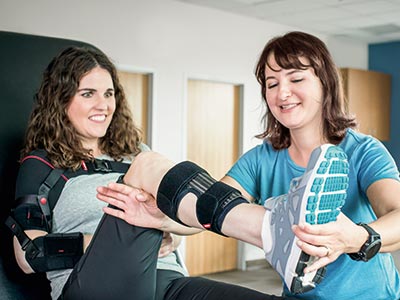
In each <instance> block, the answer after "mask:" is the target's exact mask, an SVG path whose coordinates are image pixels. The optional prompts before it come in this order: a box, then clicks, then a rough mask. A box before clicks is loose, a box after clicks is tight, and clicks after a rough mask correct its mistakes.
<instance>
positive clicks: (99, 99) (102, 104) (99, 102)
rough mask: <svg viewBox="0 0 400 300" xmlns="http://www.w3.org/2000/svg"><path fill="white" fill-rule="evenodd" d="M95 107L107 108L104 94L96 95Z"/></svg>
mask: <svg viewBox="0 0 400 300" xmlns="http://www.w3.org/2000/svg"><path fill="white" fill-rule="evenodd" d="M96 108H97V109H102V110H105V109H108V99H107V98H106V97H104V96H98V97H97V101H96Z"/></svg>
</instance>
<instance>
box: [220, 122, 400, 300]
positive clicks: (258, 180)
mask: <svg viewBox="0 0 400 300" xmlns="http://www.w3.org/2000/svg"><path fill="white" fill-rule="evenodd" d="M339 146H340V147H341V148H342V149H343V150H344V151H345V152H346V154H347V156H348V161H349V168H350V171H349V188H348V190H347V198H346V203H345V205H344V206H343V208H342V211H343V213H344V214H345V215H346V216H347V217H349V218H350V219H351V220H352V221H353V222H355V223H358V222H364V223H370V222H372V221H373V220H376V216H375V213H374V211H373V210H372V207H371V205H370V203H369V201H368V198H367V195H366V192H367V189H368V187H369V186H370V185H371V184H372V183H374V182H375V181H377V180H380V179H384V178H393V179H396V180H400V179H399V171H398V169H397V166H396V163H395V162H394V160H393V158H392V157H391V155H390V154H389V152H388V151H387V150H386V148H385V147H384V146H383V145H382V143H381V142H379V141H378V140H376V139H374V138H373V137H371V136H367V135H364V134H361V133H357V132H355V131H353V130H351V129H349V130H348V131H347V134H346V137H345V139H344V140H343V141H342V142H341V143H340V145H339ZM304 171H305V168H303V167H300V166H298V165H296V164H295V163H294V162H293V161H292V159H291V158H290V156H289V154H288V151H287V149H283V150H279V151H276V150H274V149H273V147H272V146H271V144H270V143H268V142H264V143H263V144H262V145H259V146H256V147H254V148H253V149H251V150H250V151H248V152H247V153H245V154H244V155H243V156H242V157H241V158H240V159H239V160H238V161H237V162H236V164H235V165H234V166H233V167H232V169H231V170H230V171H229V172H228V174H227V175H228V176H230V177H232V178H233V179H235V180H236V181H237V182H238V183H239V184H240V185H241V186H242V187H243V188H244V189H245V190H246V191H247V192H248V193H249V194H250V195H251V196H252V197H254V198H255V199H256V202H257V203H259V204H264V202H265V200H266V199H268V198H270V197H273V196H279V195H282V194H286V193H287V191H288V190H289V184H290V181H291V179H292V178H295V177H299V176H301V175H302V174H303V173H304ZM284 292H285V295H287V296H294V295H291V294H290V292H289V291H288V289H287V287H286V286H285V287H284ZM296 297H297V298H299V299H318V300H328V299H334V300H340V299H346V300H347V299H363V300H368V299H371V300H378V299H382V300H395V299H400V277H399V274H398V271H397V270H396V267H395V264H394V262H393V258H392V256H391V254H389V253H378V254H377V255H376V256H375V257H374V258H372V259H371V260H370V261H368V262H358V261H354V260H352V259H350V258H349V257H348V255H341V256H340V257H339V258H338V259H337V260H336V261H334V262H333V263H331V264H329V265H328V266H327V273H326V276H325V278H324V280H323V281H322V282H321V283H320V284H319V285H317V287H316V288H315V289H313V290H311V291H309V292H307V293H304V294H300V295H296Z"/></svg>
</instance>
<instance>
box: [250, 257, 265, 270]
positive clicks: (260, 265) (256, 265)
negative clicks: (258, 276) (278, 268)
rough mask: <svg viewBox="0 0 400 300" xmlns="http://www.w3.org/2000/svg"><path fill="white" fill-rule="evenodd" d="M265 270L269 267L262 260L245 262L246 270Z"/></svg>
mask: <svg viewBox="0 0 400 300" xmlns="http://www.w3.org/2000/svg"><path fill="white" fill-rule="evenodd" d="M266 268H271V265H270V264H269V263H268V262H267V261H266V260H265V259H263V258H262V259H254V260H247V261H246V270H258V269H266Z"/></svg>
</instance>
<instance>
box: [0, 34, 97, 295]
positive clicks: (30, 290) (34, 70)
mask: <svg viewBox="0 0 400 300" xmlns="http://www.w3.org/2000/svg"><path fill="white" fill-rule="evenodd" d="M0 45H1V47H0V73H1V74H0V103H1V106H0V191H1V193H2V196H1V208H0V225H1V226H0V227H1V228H0V299H2V300H8V299H10V300H20V299H21V300H22V299H41V300H43V299H50V287H49V284H48V281H47V279H46V277H45V276H44V275H43V274H39V275H38V274H31V275H25V274H23V273H22V271H20V270H19V268H18V267H17V265H16V262H15V258H14V254H13V252H12V247H11V243H12V242H11V241H12V237H11V234H10V233H9V231H8V229H7V228H6V227H5V226H4V221H5V219H6V217H7V216H8V214H9V212H10V209H11V207H12V204H13V201H14V192H15V180H16V176H17V172H18V159H19V153H20V149H21V147H22V144H23V139H24V133H25V129H26V126H27V120H28V118H29V115H30V112H31V109H32V104H33V97H34V94H35V92H36V91H37V89H38V87H39V84H40V81H41V79H42V73H43V71H44V69H45V68H46V66H47V65H48V63H49V62H50V60H51V59H52V58H53V57H54V56H55V55H56V54H58V53H59V52H60V51H61V50H62V49H64V48H66V47H68V46H86V47H93V48H95V47H94V46H92V45H90V44H87V43H84V42H80V41H73V40H67V39H59V38H52V37H44V36H35V35H28V34H20V33H13V32H5V31H0Z"/></svg>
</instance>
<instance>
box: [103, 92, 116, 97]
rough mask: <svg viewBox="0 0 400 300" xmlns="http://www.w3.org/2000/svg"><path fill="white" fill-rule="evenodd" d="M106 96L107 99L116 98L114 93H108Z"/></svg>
mask: <svg viewBox="0 0 400 300" xmlns="http://www.w3.org/2000/svg"><path fill="white" fill-rule="evenodd" d="M104 96H105V97H106V98H110V97H112V96H114V93H113V92H107V93H105V94H104Z"/></svg>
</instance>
